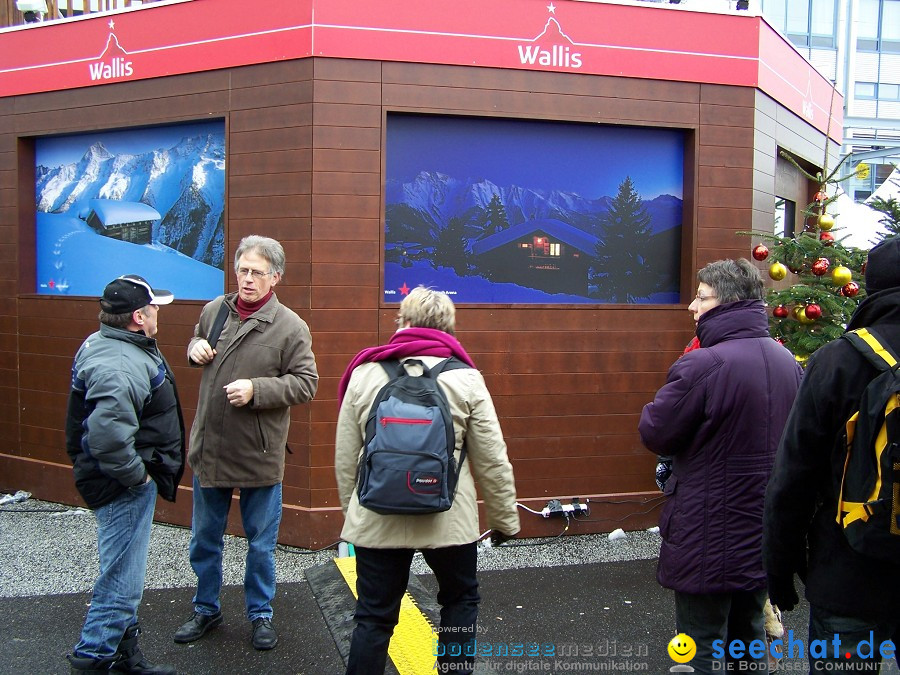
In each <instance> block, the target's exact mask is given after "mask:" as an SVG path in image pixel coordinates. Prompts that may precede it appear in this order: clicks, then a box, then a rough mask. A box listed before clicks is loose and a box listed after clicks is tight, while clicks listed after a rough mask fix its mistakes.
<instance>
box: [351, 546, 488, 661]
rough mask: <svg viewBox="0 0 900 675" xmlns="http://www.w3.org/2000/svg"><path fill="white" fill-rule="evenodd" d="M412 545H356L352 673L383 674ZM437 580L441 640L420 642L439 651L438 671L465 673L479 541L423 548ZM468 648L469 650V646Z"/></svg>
mask: <svg viewBox="0 0 900 675" xmlns="http://www.w3.org/2000/svg"><path fill="white" fill-rule="evenodd" d="M413 553H415V551H414V550H413V549H411V548H360V547H357V548H356V593H357V596H358V598H357V602H356V616H355V618H356V628H355V629H354V631H353V637H352V638H351V640H350V656H349V658H348V661H347V674H348V675H382V674H383V673H384V668H385V664H386V662H387V656H388V645H389V644H390V641H391V635H393V632H394V627H395V626H396V625H397V621H398V619H399V617H400V602H401V601H402V600H403V594H404V593H405V592H406V586H407V584H408V583H409V566H410V563H411V562H412V557H413ZM422 556H423V557H424V558H425V562H426V563H428V566H429V567H430V568H431V569H432V570H433V571H434V576H435V579H437V582H438V595H437V601H438V604H439V605H440V606H441V628H442V629H443V630H441V631H440V632H439V634H438V637H439V644H437V645H427V646H426V645H422V647H423V649H431V650H432V653H434V654H435V655H436V661H437V663H438V668H437V670H438V672H439V673H442V672H452V673H460V674H461V675H465V674H466V673H471V672H472V669H473V668H474V661H475V659H474V657H472V656H468V657H467V656H466V653H469V654H473V653H474V652H475V649H474V647H475V645H473V644H471V643H472V642H473V641H474V640H475V625H476V623H477V621H478V603H479V602H480V601H481V596H480V595H479V594H478V580H477V578H476V576H475V573H476V568H477V565H478V551H477V546H476V544H474V543H472V544H463V545H462V546H447V547H445V548H426V549H422ZM466 646H468V649H467V648H466Z"/></svg>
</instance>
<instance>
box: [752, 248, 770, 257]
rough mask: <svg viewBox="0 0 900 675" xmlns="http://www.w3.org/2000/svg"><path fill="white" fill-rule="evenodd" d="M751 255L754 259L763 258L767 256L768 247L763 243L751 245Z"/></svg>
mask: <svg viewBox="0 0 900 675" xmlns="http://www.w3.org/2000/svg"><path fill="white" fill-rule="evenodd" d="M753 257H754V258H755V259H756V260H765V259H766V258H768V257H769V249H768V248H767V247H766V245H765V244H757V245H756V246H754V247H753Z"/></svg>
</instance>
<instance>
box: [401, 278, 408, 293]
mask: <svg viewBox="0 0 900 675" xmlns="http://www.w3.org/2000/svg"><path fill="white" fill-rule="evenodd" d="M400 295H409V286H407V285H406V282H405V281H404V282H403V285H402V286H401V287H400Z"/></svg>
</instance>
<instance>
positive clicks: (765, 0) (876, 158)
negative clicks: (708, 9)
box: [725, 0, 900, 201]
mask: <svg viewBox="0 0 900 675" xmlns="http://www.w3.org/2000/svg"><path fill="white" fill-rule="evenodd" d="M725 1H726V2H727V1H728V0H725ZM754 2H756V3H758V4H757V5H756V6H755V7H754ZM754 2H751V3H750V10H749V11H753V10H754V9H755V10H756V11H758V12H761V13H762V15H763V17H764V18H765V19H766V21H767V22H768V23H769V25H771V26H772V27H773V28H776V29H778V30H779V31H781V32H782V33H783V34H784V35H785V36H786V37H787V38H788V39H789V40H790V41H791V42H792V43H793V44H794V46H795V47H796V48H797V49H798V51H799V52H800V53H801V54H803V55H804V56H805V57H806V58H807V59H809V61H810V62H811V63H812V64H813V65H814V66H816V67H817V68H818V69H819V70H820V71H821V72H822V73H823V74H824V75H825V76H826V77H828V78H830V79H831V80H832V81H833V82H834V83H835V85H836V86H837V89H838V90H839V91H840V92H841V93H843V94H844V144H843V147H842V148H841V156H845V155H848V154H849V155H851V157H850V159H848V160H847V162H846V163H845V166H847V168H848V169H849V168H851V167H852V166H854V165H855V164H856V163H857V162H861V161H865V162H866V163H867V164H869V165H870V166H871V169H872V170H871V172H870V175H869V178H868V179H867V180H865V181H863V180H858V179H853V180H851V181H848V183H847V184H845V188H844V189H845V190H846V192H847V193H848V194H849V195H850V196H852V197H853V199H854V200H855V201H862V200H864V199H866V198H867V197H869V196H870V195H871V194H872V193H873V192H875V190H876V189H878V188H879V187H880V186H881V185H882V184H883V183H884V182H885V180H886V179H887V178H888V176H889V175H890V174H891V172H892V170H893V168H894V165H897V164H900V0H754ZM730 4H731V5H732V6H733V5H734V0H731V3H730Z"/></svg>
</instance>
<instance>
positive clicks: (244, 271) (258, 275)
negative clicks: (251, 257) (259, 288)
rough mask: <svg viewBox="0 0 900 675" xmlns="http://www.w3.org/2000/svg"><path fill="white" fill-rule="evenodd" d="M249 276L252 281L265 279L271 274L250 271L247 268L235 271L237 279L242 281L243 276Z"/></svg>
mask: <svg viewBox="0 0 900 675" xmlns="http://www.w3.org/2000/svg"><path fill="white" fill-rule="evenodd" d="M248 274H249V275H250V276H251V277H253V278H254V279H262V278H263V277H267V276H269V275H270V274H272V273H271V272H263V271H262V270H251V269H250V268H249V267H241V268H239V269H238V271H237V275H238V278H239V279H243V278H244V277H245V276H247V275H248Z"/></svg>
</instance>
